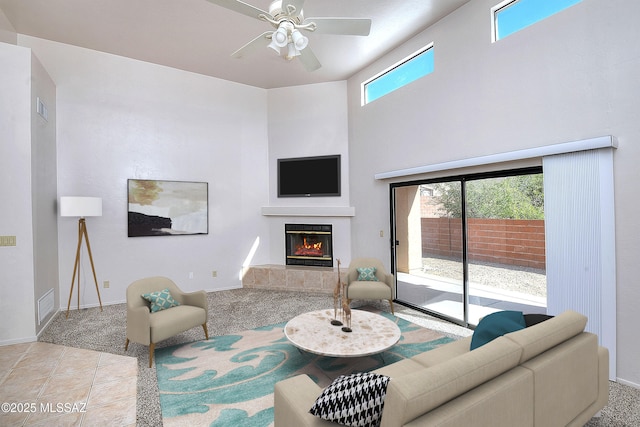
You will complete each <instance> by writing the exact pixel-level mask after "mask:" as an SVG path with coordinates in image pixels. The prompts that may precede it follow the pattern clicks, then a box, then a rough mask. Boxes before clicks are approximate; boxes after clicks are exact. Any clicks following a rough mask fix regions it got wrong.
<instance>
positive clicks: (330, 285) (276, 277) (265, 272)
mask: <svg viewBox="0 0 640 427" xmlns="http://www.w3.org/2000/svg"><path fill="white" fill-rule="evenodd" d="M346 272H347V269H346V266H345V267H343V266H341V267H340V274H341V276H342V280H343V283H344V280H345V278H346ZM337 281H338V269H337V268H336V267H334V268H331V267H294V266H284V265H275V264H268V265H256V266H251V267H249V268H248V269H247V271H246V272H245V274H244V276H243V278H242V287H244V288H254V289H273V290H287V291H299V292H321V293H333V289H334V288H335V286H336V283H337Z"/></svg>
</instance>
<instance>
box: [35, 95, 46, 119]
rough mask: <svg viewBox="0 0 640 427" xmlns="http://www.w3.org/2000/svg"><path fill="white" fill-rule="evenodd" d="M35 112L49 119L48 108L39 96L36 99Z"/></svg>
mask: <svg viewBox="0 0 640 427" xmlns="http://www.w3.org/2000/svg"><path fill="white" fill-rule="evenodd" d="M36 112H37V113H38V114H40V116H41V117H42V118H43V119H45V120H46V121H49V110H47V106H46V105H45V103H44V102H42V100H41V99H40V97H38V98H37V99H36Z"/></svg>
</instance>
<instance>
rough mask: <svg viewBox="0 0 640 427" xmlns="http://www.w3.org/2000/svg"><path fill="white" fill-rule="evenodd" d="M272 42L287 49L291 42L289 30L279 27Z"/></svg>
mask: <svg viewBox="0 0 640 427" xmlns="http://www.w3.org/2000/svg"><path fill="white" fill-rule="evenodd" d="M271 41H272V42H273V43H274V44H275V45H276V46H278V47H285V46H286V45H287V42H288V41H289V34H288V32H287V29H286V28H284V26H281V27H278V29H277V30H276V31H274V32H273V36H272V37H271Z"/></svg>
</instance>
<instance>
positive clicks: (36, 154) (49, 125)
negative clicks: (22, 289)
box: [31, 55, 60, 333]
mask: <svg viewBox="0 0 640 427" xmlns="http://www.w3.org/2000/svg"><path fill="white" fill-rule="evenodd" d="M31 60H32V61H31V62H32V67H31V76H32V78H31V177H32V185H31V198H32V215H33V253H34V257H33V271H34V302H33V304H34V316H35V322H36V332H37V333H39V332H40V330H42V328H44V327H45V325H46V322H47V321H48V320H50V319H51V318H52V317H53V314H54V313H55V308H54V309H53V311H52V312H51V314H49V315H48V316H45V318H43V319H41V322H39V319H38V300H39V299H40V298H41V297H42V296H43V295H44V294H45V293H47V292H48V291H49V290H51V289H53V290H54V306H55V307H58V305H59V304H58V302H59V300H60V292H59V289H58V221H57V217H58V216H57V211H56V199H57V195H58V191H57V182H58V181H57V163H56V161H57V153H56V148H57V144H56V87H55V84H54V83H53V80H51V77H50V76H49V74H48V73H47V71H46V70H45V69H44V67H43V66H42V64H41V63H40V61H38V58H36V57H35V56H34V55H31ZM38 98H39V99H40V101H41V102H42V103H44V105H45V108H46V110H47V119H46V120H45V119H44V118H43V117H42V116H41V115H40V114H38V113H37V112H36V111H37V110H36V105H37V101H38Z"/></svg>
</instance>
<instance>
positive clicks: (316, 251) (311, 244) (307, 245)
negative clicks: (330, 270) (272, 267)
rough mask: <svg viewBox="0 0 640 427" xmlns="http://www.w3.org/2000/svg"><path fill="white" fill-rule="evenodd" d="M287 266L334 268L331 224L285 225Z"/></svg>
mask: <svg viewBox="0 0 640 427" xmlns="http://www.w3.org/2000/svg"><path fill="white" fill-rule="evenodd" d="M284 232H285V239H284V240H285V250H286V264H287V265H308V266H314V267H333V239H332V226H331V224H285V225H284Z"/></svg>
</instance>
